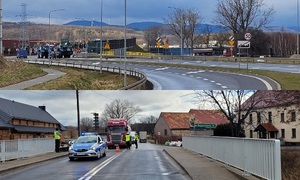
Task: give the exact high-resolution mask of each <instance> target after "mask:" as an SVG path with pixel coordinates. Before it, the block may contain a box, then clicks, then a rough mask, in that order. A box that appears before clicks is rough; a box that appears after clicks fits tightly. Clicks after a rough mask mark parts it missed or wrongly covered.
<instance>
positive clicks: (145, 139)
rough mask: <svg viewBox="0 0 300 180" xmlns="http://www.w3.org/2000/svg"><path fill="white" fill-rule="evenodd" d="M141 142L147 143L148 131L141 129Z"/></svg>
mask: <svg viewBox="0 0 300 180" xmlns="http://www.w3.org/2000/svg"><path fill="white" fill-rule="evenodd" d="M139 134H140V137H139V139H140V143H147V131H140V133H139Z"/></svg>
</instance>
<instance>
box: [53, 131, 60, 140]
mask: <svg viewBox="0 0 300 180" xmlns="http://www.w3.org/2000/svg"><path fill="white" fill-rule="evenodd" d="M54 139H60V135H59V132H57V131H54Z"/></svg>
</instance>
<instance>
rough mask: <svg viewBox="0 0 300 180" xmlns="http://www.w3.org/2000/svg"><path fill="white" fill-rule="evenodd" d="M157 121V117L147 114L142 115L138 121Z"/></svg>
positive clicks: (146, 122) (148, 122) (149, 122)
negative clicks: (145, 115)
mask: <svg viewBox="0 0 300 180" xmlns="http://www.w3.org/2000/svg"><path fill="white" fill-rule="evenodd" d="M156 121H157V117H155V116H152V115H151V116H147V117H143V118H142V119H141V120H140V122H141V123H144V124H152V123H156Z"/></svg>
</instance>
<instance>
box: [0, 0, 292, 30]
mask: <svg viewBox="0 0 300 180" xmlns="http://www.w3.org/2000/svg"><path fill="white" fill-rule="evenodd" d="M124 2H125V1H124V0H103V6H102V7H103V16H102V19H103V22H105V23H108V24H114V25H123V24H124ZM126 2H127V11H126V12H127V16H126V17H127V23H133V22H144V21H155V22H163V18H166V17H167V16H168V15H169V14H172V13H173V11H174V9H172V8H168V7H170V6H171V7H175V8H183V9H196V10H198V11H199V12H200V14H201V15H202V16H203V17H204V22H205V23H211V22H212V20H213V19H214V16H215V15H214V11H215V6H216V4H217V2H218V0H127V1H126ZM264 2H265V7H270V6H273V7H274V9H275V11H276V14H275V15H274V18H273V21H272V23H271V24H270V25H276V26H296V25H297V18H296V17H297V6H296V5H297V0H264ZM22 3H25V4H26V10H27V13H26V14H27V20H28V21H31V22H34V23H45V24H48V22H49V13H50V12H51V11H53V10H57V9H65V10H64V11H60V12H52V13H50V14H51V23H53V24H64V23H66V22H70V21H74V20H76V19H84V20H93V19H94V20H96V21H100V17H101V13H100V9H101V0H51V1H47V0H26V1H25V0H24V1H20V0H3V1H2V7H3V20H4V21H14V22H20V21H21V17H20V15H21V14H22V6H21V4H22Z"/></svg>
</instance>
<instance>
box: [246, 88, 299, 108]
mask: <svg viewBox="0 0 300 180" xmlns="http://www.w3.org/2000/svg"><path fill="white" fill-rule="evenodd" d="M291 104H300V91H299V90H284V91H282V90H258V91H256V92H255V93H254V94H253V95H252V96H251V97H250V98H248V99H247V100H246V101H245V102H244V103H243V104H242V107H241V109H242V110H245V109H249V108H253V109H260V108H268V107H278V106H289V105H291Z"/></svg>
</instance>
